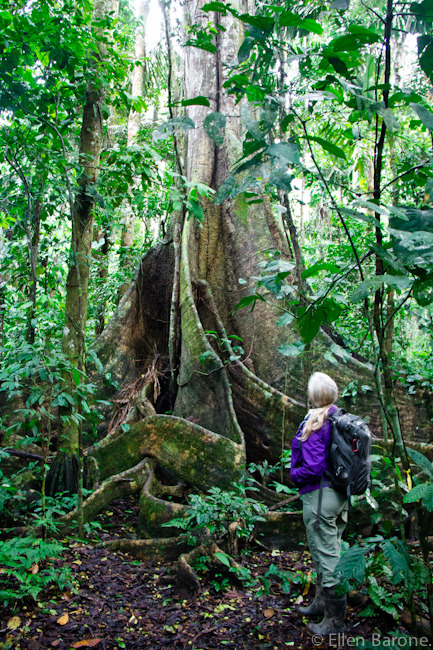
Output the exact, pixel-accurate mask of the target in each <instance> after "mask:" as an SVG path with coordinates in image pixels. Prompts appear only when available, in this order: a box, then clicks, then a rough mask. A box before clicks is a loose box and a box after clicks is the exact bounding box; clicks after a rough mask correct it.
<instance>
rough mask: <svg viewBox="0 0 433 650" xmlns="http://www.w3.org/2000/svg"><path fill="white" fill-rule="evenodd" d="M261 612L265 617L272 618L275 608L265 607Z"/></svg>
mask: <svg viewBox="0 0 433 650" xmlns="http://www.w3.org/2000/svg"><path fill="white" fill-rule="evenodd" d="M263 614H264V616H265V618H272V617H273V615H274V614H275V610H273V609H265V611H264V612H263Z"/></svg>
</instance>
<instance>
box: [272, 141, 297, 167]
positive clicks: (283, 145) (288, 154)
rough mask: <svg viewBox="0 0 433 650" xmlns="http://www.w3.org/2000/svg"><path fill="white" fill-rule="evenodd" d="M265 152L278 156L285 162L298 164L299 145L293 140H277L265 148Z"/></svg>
mask: <svg viewBox="0 0 433 650" xmlns="http://www.w3.org/2000/svg"><path fill="white" fill-rule="evenodd" d="M266 153H268V154H269V155H270V156H273V157H275V158H280V159H281V160H284V161H285V162H287V163H291V164H293V165H299V164H300V162H299V146H298V145H297V144H296V143H294V142H278V143H277V144H271V145H270V146H269V147H267V148H266Z"/></svg>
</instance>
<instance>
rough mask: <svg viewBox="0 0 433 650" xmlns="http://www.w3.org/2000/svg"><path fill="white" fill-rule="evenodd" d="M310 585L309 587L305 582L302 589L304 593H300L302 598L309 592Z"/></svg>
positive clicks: (308, 583)
mask: <svg viewBox="0 0 433 650" xmlns="http://www.w3.org/2000/svg"><path fill="white" fill-rule="evenodd" d="M310 585H311V582H307V584H306V585H305V587H304V591H303V592H302V595H303V596H306V595H307V594H308V592H309V591H310Z"/></svg>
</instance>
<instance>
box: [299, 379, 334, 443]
mask: <svg viewBox="0 0 433 650" xmlns="http://www.w3.org/2000/svg"><path fill="white" fill-rule="evenodd" d="M337 397H338V386H337V384H336V383H335V381H334V380H333V379H331V377H330V376H329V375H325V373H324V372H315V373H314V374H312V375H311V377H310V379H309V381H308V399H309V401H310V402H311V406H312V409H311V410H310V417H309V418H308V420H307V421H306V423H305V426H304V430H303V431H302V435H301V440H308V438H309V437H310V435H311V433H312V432H313V431H318V430H319V429H320V427H322V426H323V423H324V421H325V420H326V416H327V415H328V411H329V409H330V407H331V406H332V404H333V403H334V402H335V401H336V399H337Z"/></svg>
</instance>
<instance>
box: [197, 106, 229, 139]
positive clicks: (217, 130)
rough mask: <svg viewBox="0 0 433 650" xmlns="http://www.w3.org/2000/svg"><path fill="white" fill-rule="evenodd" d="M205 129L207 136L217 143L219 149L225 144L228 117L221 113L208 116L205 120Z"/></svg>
mask: <svg viewBox="0 0 433 650" xmlns="http://www.w3.org/2000/svg"><path fill="white" fill-rule="evenodd" d="M203 128H204V130H205V131H206V133H207V135H208V136H209V137H210V138H211V139H212V140H214V141H215V144H216V145H217V147H219V146H221V145H222V143H223V142H224V133H225V128H226V116H225V115H223V114H222V113H219V112H215V113H210V114H209V115H206V117H205V118H204V120H203Z"/></svg>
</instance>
